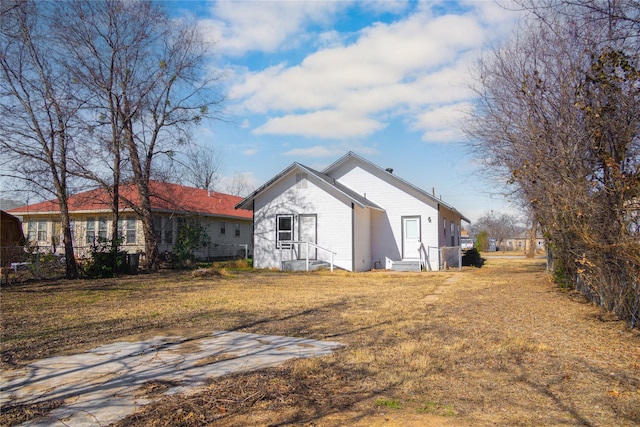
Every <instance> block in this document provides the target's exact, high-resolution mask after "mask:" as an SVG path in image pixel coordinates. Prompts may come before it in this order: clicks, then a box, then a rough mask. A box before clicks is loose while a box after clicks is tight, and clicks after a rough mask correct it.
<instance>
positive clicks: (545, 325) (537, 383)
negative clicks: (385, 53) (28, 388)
mask: <svg viewBox="0 0 640 427" xmlns="http://www.w3.org/2000/svg"><path fill="white" fill-rule="evenodd" d="M544 266H545V264H544V260H526V259H489V260H488V261H487V263H486V264H485V266H484V267H482V268H481V269H475V268H465V269H464V270H463V271H450V272H428V273H396V272H387V271H375V272H369V273H357V274H352V273H345V272H334V273H329V272H316V273H280V272H273V271H234V270H230V269H229V270H228V273H227V274H225V271H222V274H210V275H204V277H196V276H194V275H193V274H192V273H191V272H160V273H158V274H151V275H138V276H126V277H121V278H118V279H103V280H92V281H55V282H41V283H36V282H33V283H25V284H19V285H12V286H8V287H4V288H2V290H1V295H0V296H1V300H0V303H1V310H2V311H1V313H2V326H1V330H0V332H1V334H2V369H3V370H8V369H13V368H15V367H17V366H20V365H22V364H25V363H27V362H29V361H32V360H35V359H38V358H43V357H48V356H53V355H61V354H70V353H75V352H80V351H83V350H86V349H89V348H93V347H96V346H98V345H100V344H105V343H109V342H114V341H121V340H138V339H141V338H148V337H152V336H156V335H169V334H179V335H182V336H186V337H189V336H199V335H202V334H203V333H207V332H211V331H216V330H237V331H243V332H254V333H263V334H275V335H289V336H295V337H308V338H313V339H321V340H322V339H325V340H331V341H339V342H341V343H343V344H345V347H344V348H343V349H340V350H338V351H337V352H335V353H334V354H332V355H330V356H324V357H320V358H315V359H300V360H294V361H291V362H287V363H286V364H284V365H282V366H279V367H276V368H270V369H265V370H261V371H257V372H252V373H244V374H234V375H230V376H227V377H223V378H218V379H214V380H212V381H211V382H210V383H209V384H208V385H207V386H206V387H204V388H203V389H201V390H199V391H197V392H196V393H194V394H191V395H189V396H165V397H162V395H158V398H157V400H156V401H155V403H152V404H150V405H148V406H147V407H145V409H144V410H143V411H141V412H139V413H136V414H133V415H131V416H129V417H128V418H126V419H124V420H122V421H121V422H120V423H119V424H118V425H119V426H175V425H183V426H201V425H216V426H237V425H265V426H266V425H279V426H280V425H314V426H324V425H362V426H369V425H380V426H382V425H385V426H400V425H402V426H425V425H426V426H429V425H433V426H441V425H444V426H467V425H474V426H482V425H504V426H532V425H535V426H538V425H546V426H553V425H561V426H570V425H576V426H583V425H587V426H612V425H616V426H633V425H639V424H640V333H639V332H638V331H637V330H629V328H628V325H627V324H625V323H623V322H618V321H616V320H615V319H612V318H610V317H609V316H608V315H606V314H604V313H602V312H601V311H600V309H598V308H597V307H594V306H593V305H591V304H588V303H585V302H584V301H583V300H582V298H581V297H580V296H578V295H575V294H573V293H571V292H563V291H561V290H559V289H557V288H556V287H555V286H554V285H553V284H552V283H551V282H550V281H549V279H548V276H547V274H546V272H545V271H544ZM160 386H161V384H159V385H155V387H152V385H150V387H149V393H151V392H152V391H157V388H158V387H160ZM46 410H47V408H46V407H40V408H3V409H2V414H0V425H11V424H12V423H15V422H18V421H20V420H22V421H24V420H25V419H28V418H29V417H30V416H33V415H34V414H37V413H41V412H42V411H46Z"/></svg>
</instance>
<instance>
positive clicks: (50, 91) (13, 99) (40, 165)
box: [0, 2, 81, 278]
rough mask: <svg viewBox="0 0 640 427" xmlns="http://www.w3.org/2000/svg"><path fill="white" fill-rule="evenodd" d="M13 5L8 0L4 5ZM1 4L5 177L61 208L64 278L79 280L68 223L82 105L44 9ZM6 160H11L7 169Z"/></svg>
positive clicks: (0, 125)
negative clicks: (73, 156) (75, 140)
mask: <svg viewBox="0 0 640 427" xmlns="http://www.w3.org/2000/svg"><path fill="white" fill-rule="evenodd" d="M6 3H12V2H6ZM10 6H11V5H6V8H5V3H3V11H2V24H1V25H2V32H1V33H0V70H1V72H2V77H1V78H0V97H1V98H2V102H0V115H1V116H2V120H0V147H1V149H2V152H3V157H4V158H3V166H4V168H5V169H7V170H9V172H8V175H10V176H11V177H13V178H17V179H20V180H22V181H26V182H28V183H30V184H31V185H33V186H35V187H38V188H40V189H41V190H43V191H44V192H48V193H50V194H52V195H53V196H55V198H56V199H57V200H58V202H59V205H60V213H61V227H62V233H63V236H64V237H63V238H64V248H65V260H66V261H65V262H66V276H67V277H68V278H77V277H78V266H77V264H76V260H75V256H74V250H73V242H72V233H71V228H70V221H69V206H68V202H67V200H68V199H67V198H68V193H69V187H68V183H69V179H70V177H69V172H68V166H69V160H68V156H69V154H70V152H71V151H72V150H73V136H74V132H75V131H76V128H75V127H74V125H75V123H74V119H75V117H76V114H77V112H78V110H79V108H80V107H81V104H80V103H78V102H76V100H74V99H73V97H71V96H70V93H72V92H73V90H74V88H73V81H71V79H69V77H68V76H67V75H66V73H65V72H64V70H63V69H62V68H61V67H60V66H59V64H57V63H56V62H55V58H56V57H58V55H60V51H59V50H58V48H59V46H57V45H56V44H55V43H52V42H51V41H50V40H49V34H48V32H47V28H48V26H49V24H50V23H51V20H50V19H51V16H50V15H47V12H49V10H48V9H47V7H46V6H47V5H43V7H40V6H41V5H39V4H37V3H34V2H15V3H14V4H13V6H12V7H10ZM6 162H10V163H11V164H10V165H7V163H6Z"/></svg>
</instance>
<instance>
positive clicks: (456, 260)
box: [438, 246, 462, 270]
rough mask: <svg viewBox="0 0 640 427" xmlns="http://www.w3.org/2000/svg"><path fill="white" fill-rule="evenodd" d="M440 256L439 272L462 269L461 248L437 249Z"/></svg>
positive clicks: (447, 247) (444, 247)
mask: <svg viewBox="0 0 640 427" xmlns="http://www.w3.org/2000/svg"><path fill="white" fill-rule="evenodd" d="M438 252H439V255H440V270H447V269H450V268H457V269H458V270H461V269H462V247H461V246H443V247H440V248H438Z"/></svg>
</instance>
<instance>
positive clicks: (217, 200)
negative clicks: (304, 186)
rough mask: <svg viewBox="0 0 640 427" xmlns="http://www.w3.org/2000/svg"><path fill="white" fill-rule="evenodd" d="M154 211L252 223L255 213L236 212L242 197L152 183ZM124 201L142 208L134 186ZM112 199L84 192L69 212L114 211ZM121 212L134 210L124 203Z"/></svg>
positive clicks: (55, 207) (29, 209)
mask: <svg viewBox="0 0 640 427" xmlns="http://www.w3.org/2000/svg"><path fill="white" fill-rule="evenodd" d="M149 192H150V199H151V208H152V210H154V211H160V212H175V213H195V214H201V215H219V216H227V217H236V218H244V219H252V218H253V212H252V211H250V210H245V209H235V208H234V206H235V205H236V204H237V203H239V202H240V201H242V197H238V196H232V195H230V194H224V193H218V192H216V191H207V190H201V189H199V188H193V187H185V186H184V185H178V184H171V183H166V182H159V181H151V182H150V183H149ZM120 198H121V199H125V200H129V201H130V202H131V203H133V204H134V205H136V206H139V202H140V197H139V196H138V189H137V188H136V186H135V185H133V184H123V185H121V186H120ZM109 200H110V197H109V196H108V194H107V192H106V191H105V190H104V189H103V188H98V189H94V190H89V191H84V192H82V193H78V194H74V195H72V196H69V211H70V212H71V213H73V212H92V211H110V210H111V208H110V204H109ZM120 210H121V211H122V210H131V209H130V208H129V207H128V205H127V204H126V203H125V202H124V201H123V202H121V203H120ZM59 211H60V204H59V203H58V201H57V200H48V201H46V202H40V203H35V204H32V205H27V206H21V207H19V208H15V209H11V210H8V211H7V212H10V213H11V214H13V215H27V214H29V213H49V212H59Z"/></svg>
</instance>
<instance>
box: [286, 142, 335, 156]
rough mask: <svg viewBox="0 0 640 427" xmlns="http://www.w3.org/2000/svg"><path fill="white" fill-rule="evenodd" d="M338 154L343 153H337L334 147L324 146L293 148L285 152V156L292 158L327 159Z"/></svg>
mask: <svg viewBox="0 0 640 427" xmlns="http://www.w3.org/2000/svg"><path fill="white" fill-rule="evenodd" d="M338 153H344V152H343V151H342V150H340V151H338V150H336V149H335V147H331V148H329V147H327V146H324V145H315V146H313V147H307V148H294V149H293V150H289V151H286V152H285V153H284V155H285V156H294V157H329V156H335V155H336V154H338Z"/></svg>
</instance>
